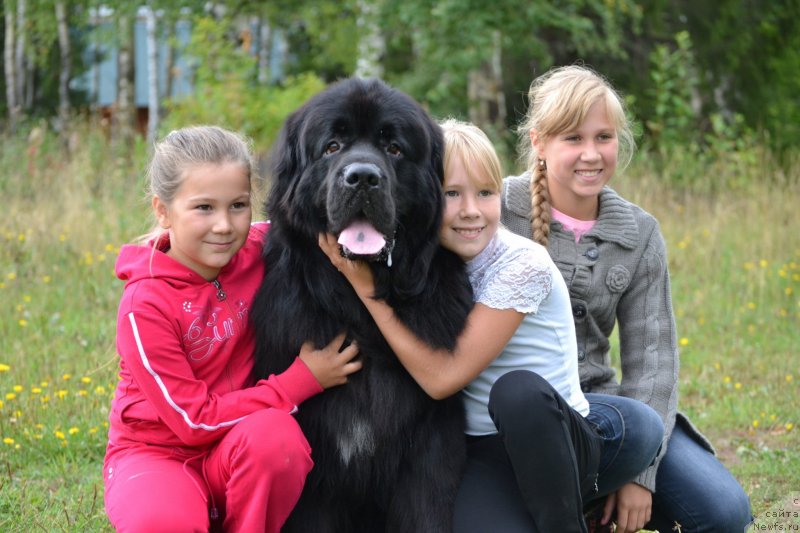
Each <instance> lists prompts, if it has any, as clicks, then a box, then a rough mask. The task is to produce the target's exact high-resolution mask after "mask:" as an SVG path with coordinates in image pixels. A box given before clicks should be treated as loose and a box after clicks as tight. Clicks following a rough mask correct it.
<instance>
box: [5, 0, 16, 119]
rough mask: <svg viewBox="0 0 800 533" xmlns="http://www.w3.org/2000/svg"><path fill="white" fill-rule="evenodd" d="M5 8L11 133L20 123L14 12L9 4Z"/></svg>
mask: <svg viewBox="0 0 800 533" xmlns="http://www.w3.org/2000/svg"><path fill="white" fill-rule="evenodd" d="M3 7H4V8H5V9H4V10H3V11H4V13H3V14H4V16H5V24H6V27H5V33H6V35H5V41H4V43H5V45H4V48H3V61H4V63H5V75H6V105H7V106H8V129H9V130H10V132H11V133H14V132H15V131H16V130H17V122H18V121H19V103H18V101H17V79H16V63H15V62H14V40H15V35H14V11H13V6H11V5H9V2H4V3H3Z"/></svg>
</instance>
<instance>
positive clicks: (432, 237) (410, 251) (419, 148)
mask: <svg viewBox="0 0 800 533" xmlns="http://www.w3.org/2000/svg"><path fill="white" fill-rule="evenodd" d="M442 151H443V141H442V134H441V130H440V128H439V126H438V125H437V124H436V123H435V122H434V121H433V120H432V119H431V118H430V117H429V116H428V114H427V113H426V112H425V111H424V110H423V109H422V107H421V106H420V105H419V104H418V103H417V102H415V101H414V100H413V99H411V98H410V97H409V96H407V95H405V94H404V93H402V92H400V91H398V90H396V89H393V88H391V87H389V86H387V85H386V84H384V83H383V82H381V81H378V80H361V79H347V80H344V81H341V82H338V83H336V84H334V85H332V86H331V87H329V88H328V89H326V90H325V91H323V92H321V93H319V94H317V95H316V96H314V97H313V98H311V99H310V100H309V101H308V102H306V103H305V104H304V105H303V106H302V107H301V108H300V109H299V110H297V111H296V112H294V113H293V114H292V115H291V116H290V117H289V118H288V119H287V121H286V123H285V124H284V127H283V129H282V131H281V134H280V136H279V138H278V141H277V142H276V144H275V146H274V147H273V151H272V156H271V170H272V172H271V177H272V183H271V187H272V188H271V192H270V197H269V199H268V203H267V214H268V216H269V217H270V218H271V219H272V220H273V224H274V225H281V224H283V225H286V226H288V227H289V231H290V233H291V234H292V235H294V237H295V238H298V237H301V238H307V239H309V240H312V241H313V242H316V239H317V235H318V234H319V233H320V232H324V231H328V232H331V233H334V234H336V235H338V237H339V242H340V244H341V245H342V252H343V253H344V254H345V255H346V256H350V257H358V258H363V259H368V260H372V261H374V262H377V263H379V264H382V265H387V266H392V268H395V269H399V268H406V269H408V271H409V272H412V271H415V270H418V269H419V268H420V267H421V266H422V264H420V263H425V262H426V259H427V260H429V258H430V257H431V255H432V254H433V253H434V251H435V248H436V246H437V245H438V231H439V224H440V221H441V215H442V192H441V183H442V179H443V174H444V172H443V168H442ZM283 229H284V230H286V229H287V228H283ZM416 274H417V275H419V272H416ZM396 282H397V280H394V283H396Z"/></svg>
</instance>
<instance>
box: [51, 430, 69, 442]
mask: <svg viewBox="0 0 800 533" xmlns="http://www.w3.org/2000/svg"><path fill="white" fill-rule="evenodd" d="M54 435H55V436H56V438H57V439H62V440H63V439H66V438H67V436H66V435H64V432H63V431H58V430H56V431H55V433H54Z"/></svg>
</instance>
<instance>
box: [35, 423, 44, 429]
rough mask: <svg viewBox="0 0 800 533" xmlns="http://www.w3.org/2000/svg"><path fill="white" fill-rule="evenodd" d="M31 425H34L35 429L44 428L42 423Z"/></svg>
mask: <svg viewBox="0 0 800 533" xmlns="http://www.w3.org/2000/svg"><path fill="white" fill-rule="evenodd" d="M33 427H35V428H36V429H44V424H36V425H35V426H33Z"/></svg>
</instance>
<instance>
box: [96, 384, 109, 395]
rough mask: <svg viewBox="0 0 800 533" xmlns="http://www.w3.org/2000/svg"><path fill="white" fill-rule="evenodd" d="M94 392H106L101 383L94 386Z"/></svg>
mask: <svg viewBox="0 0 800 533" xmlns="http://www.w3.org/2000/svg"><path fill="white" fill-rule="evenodd" d="M94 393H95V394H105V393H106V388H105V387H103V386H102V385H98V386H97V387H95V388H94Z"/></svg>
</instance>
